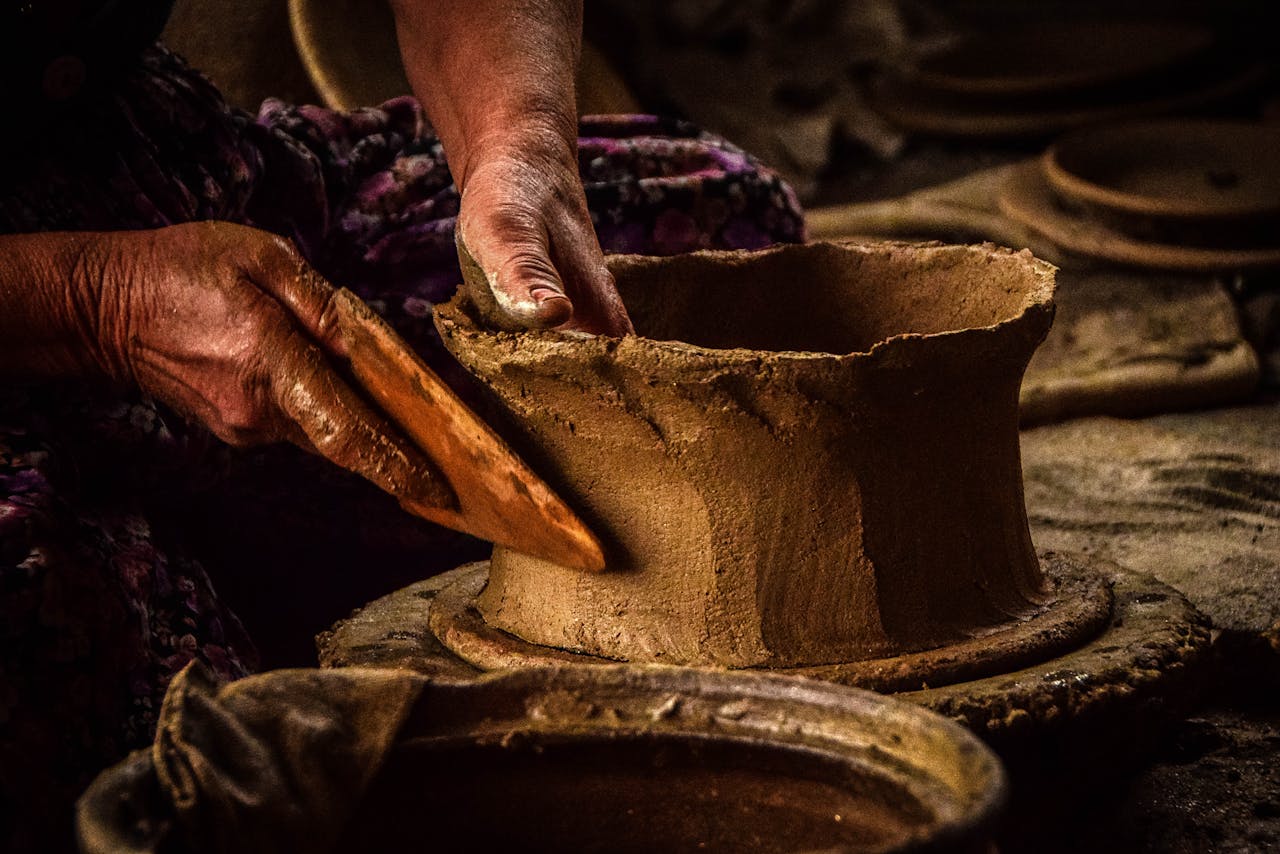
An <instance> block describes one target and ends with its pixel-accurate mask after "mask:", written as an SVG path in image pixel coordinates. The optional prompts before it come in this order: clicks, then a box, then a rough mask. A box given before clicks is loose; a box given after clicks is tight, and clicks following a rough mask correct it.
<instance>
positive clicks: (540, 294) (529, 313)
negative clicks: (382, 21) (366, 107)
mask: <svg viewBox="0 0 1280 854" xmlns="http://www.w3.org/2000/svg"><path fill="white" fill-rule="evenodd" d="M391 6H392V9H393V10H394V11H395V15H396V32H397V34H398V37H399V41H400V52H401V54H402V55H403V57H404V61H405V70H406V72H407V74H408V77H409V82H410V83H411V84H412V86H413V91H414V94H415V95H417V96H418V98H419V100H420V101H422V104H423V106H424V107H425V108H426V110H427V113H428V114H429V115H430V116H431V119H432V122H433V123H434V124H435V127H436V130H437V131H438V132H439V134H440V139H441V142H442V143H443V144H444V149H445V152H446V153H447V154H448V156H449V168H450V170H451V171H452V173H453V177H454V180H455V181H457V184H458V188H459V190H461V192H462V208H461V211H460V212H459V216H458V242H459V250H460V254H461V255H462V261H463V263H464V265H470V264H471V263H472V262H474V264H475V265H476V267H477V268H478V270H470V271H468V272H472V273H475V272H478V273H479V274H480V275H479V276H475V275H473V276H472V277H471V279H472V281H473V282H474V281H476V280H477V279H478V280H479V282H482V283H484V284H485V287H484V288H483V292H482V293H480V294H476V296H477V297H478V298H479V299H480V300H483V301H485V302H488V303H489V304H488V305H482V306H481V307H482V308H487V309H488V312H487V314H488V319H490V320H491V321H492V320H496V321H497V322H498V323H499V324H501V325H503V326H507V327H510V328H545V327H560V328H563V329H576V330H581V331H584V332H595V333H602V334H608V335H624V334H626V333H629V332H631V321H630V320H629V319H628V318H627V313H626V309H624V308H623V306H622V302H621V300H619V299H618V293H617V290H616V289H615V288H614V284H613V278H612V276H610V275H609V271H608V270H607V269H605V265H604V256H603V255H602V254H601V252H600V245H599V242H598V241H597V240H596V236H595V231H594V229H593V228H592V226H591V218H590V216H589V215H588V213H587V202H586V197H585V195H584V194H583V191H582V182H581V180H580V179H579V177H578V155H577V112H576V108H575V104H574V69H575V66H576V65H577V60H578V48H579V44H580V39H581V34H582V3H581V0H525V1H524V2H521V3H511V2H510V0H392V3H391ZM486 297H489V298H491V299H485V298H486Z"/></svg>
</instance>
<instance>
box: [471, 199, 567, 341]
mask: <svg viewBox="0 0 1280 854" xmlns="http://www.w3.org/2000/svg"><path fill="white" fill-rule="evenodd" d="M457 243H458V258H459V260H460V262H461V263H462V270H463V280H464V281H465V283H466V287H467V293H468V295H469V296H470V297H471V300H472V302H474V303H475V305H476V307H477V308H478V309H479V311H480V314H481V317H482V319H483V320H484V321H485V322H486V323H487V324H488V325H490V326H493V327H496V328H498V329H505V330H510V331H518V330H521V329H549V328H551V327H554V326H560V325H561V324H563V323H565V322H567V321H568V320H569V319H570V318H571V317H572V316H573V311H574V306H573V303H572V302H571V301H570V299H569V297H568V295H567V294H566V293H565V289H564V284H563V283H562V282H561V281H560V276H559V274H557V273H556V268H555V266H554V265H553V264H552V263H551V255H550V250H549V246H548V242H547V234H546V231H545V229H544V228H543V227H542V225H541V223H540V222H538V221H537V220H536V218H534V217H532V216H525V215H522V214H518V213H513V212H511V211H500V212H489V211H486V212H485V213H482V214H480V215H477V216H469V217H464V218H463V219H461V220H460V221H459V225H458V229H457Z"/></svg>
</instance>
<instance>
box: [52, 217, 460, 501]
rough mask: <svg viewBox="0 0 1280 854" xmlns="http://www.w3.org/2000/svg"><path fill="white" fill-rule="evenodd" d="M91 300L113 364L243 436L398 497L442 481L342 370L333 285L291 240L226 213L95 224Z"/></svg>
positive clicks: (434, 495)
mask: <svg viewBox="0 0 1280 854" xmlns="http://www.w3.org/2000/svg"><path fill="white" fill-rule="evenodd" d="M77 275H78V277H79V278H81V279H82V280H83V281H82V285H83V286H82V287H80V288H79V291H80V292H82V293H85V294H87V295H88V299H89V303H88V305H86V306H85V307H84V309H82V313H83V314H84V315H85V316H86V317H91V318H93V320H92V322H91V323H90V324H89V325H90V326H92V329H91V330H89V331H88V335H89V336H90V337H92V338H95V339H96V341H94V342H93V344H92V348H93V349H94V350H96V352H97V354H98V361H99V362H100V363H101V367H102V368H103V370H105V372H106V373H107V374H109V375H110V376H111V377H112V378H114V379H116V380H117V381H122V382H128V383H133V384H136V385H137V386H138V387H139V388H141V389H142V390H143V391H144V392H146V393H148V394H150V395H152V396H153V397H155V398H157V399H159V400H162V401H164V402H165V403H167V404H169V405H170V406H172V407H173V408H174V409H176V410H178V411H179V412H182V413H183V414H185V415H188V416H191V417H193V418H195V419H197V420H198V421H200V422H202V423H203V424H205V425H206V426H207V427H208V428H209V429H210V430H211V431H212V432H213V433H214V434H215V435H217V436H218V437H219V438H221V439H223V440H224V441H226V442H229V443H230V444H233V445H240V446H244V445H253V444H261V443H268V442H276V441H282V440H284V441H290V442H293V443H294V444H296V445H298V446H300V447H302V448H304V449H307V450H310V451H314V452H315V453H318V454H320V455H322V456H324V457H326V458H328V459H329V460H331V461H333V462H334V463H336V464H338V465H340V466H342V467H343V468H347V469H350V470H352V471H356V472H358V473H359V474H361V475H363V476H365V477H367V478H368V479H369V480H371V481H373V482H374V483H375V484H377V485H378V486H380V487H382V488H383V489H385V490H386V491H388V492H390V493H392V494H393V495H396V496H397V497H399V498H401V499H405V500H409V501H414V502H417V503H420V504H429V505H430V504H437V503H439V502H440V501H441V500H443V501H446V502H447V501H449V500H450V498H449V496H450V495H451V493H450V492H449V489H448V487H447V485H444V481H443V480H442V479H441V478H440V477H439V475H437V474H436V473H435V472H434V470H433V469H432V468H431V466H430V464H429V463H427V462H426V461H425V459H424V458H423V457H422V455H421V454H420V453H418V452H417V451H416V450H414V449H413V448H412V447H411V446H410V445H409V444H408V443H407V442H406V441H405V440H403V439H401V438H400V437H398V435H397V434H395V433H394V432H393V431H392V430H391V429H390V428H388V427H387V425H386V424H385V422H383V421H382V419H380V418H379V417H378V416H377V415H375V414H374V413H373V411H372V410H370V409H369V407H367V406H366V405H365V404H364V403H363V402H362V400H361V399H360V397H359V396H358V395H357V394H356V393H355V392H354V391H353V390H352V389H351V388H350V387H349V386H348V385H347V383H346V382H345V381H344V380H343V379H342V378H341V377H340V376H339V375H338V373H337V372H336V371H335V370H334V367H333V363H332V362H331V361H330V359H331V358H332V359H336V360H341V359H342V357H343V356H344V348H343V344H342V341H341V340H340V337H339V334H338V331H337V326H336V319H335V317H334V308H333V305H332V299H333V295H334V293H335V291H334V289H333V288H332V287H331V286H330V285H329V284H328V283H327V282H325V281H324V280H323V279H322V278H321V277H320V275H319V274H317V273H316V272H314V271H313V270H312V269H311V268H310V267H309V266H308V265H307V264H306V262H305V261H303V259H302V257H301V256H300V255H299V254H298V253H297V252H296V251H295V250H294V248H293V246H292V245H291V244H289V243H288V242H287V241H285V240H282V239H280V238H278V237H275V236H274V235H270V234H267V233H266V232H262V231H258V230H257V229H252V228H245V227H243V226H237V225H231V224H229V223H215V222H208V223H191V224H188V225H177V226H171V227H168V228H162V229H157V230H154V231H135V232H114V233H109V234H101V235H93V236H92V240H91V241H90V242H89V243H88V244H87V245H86V246H85V248H84V249H83V251H82V252H81V262H80V264H79V269H78V272H77Z"/></svg>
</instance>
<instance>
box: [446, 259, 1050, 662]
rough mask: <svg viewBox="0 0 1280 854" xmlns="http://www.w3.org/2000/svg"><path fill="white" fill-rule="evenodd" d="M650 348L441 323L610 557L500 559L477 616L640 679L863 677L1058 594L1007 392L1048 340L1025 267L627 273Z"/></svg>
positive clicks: (623, 262)
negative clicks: (692, 673)
mask: <svg viewBox="0 0 1280 854" xmlns="http://www.w3.org/2000/svg"><path fill="white" fill-rule="evenodd" d="M610 268H611V269H612V271H613V273H614V275H615V277H616V278H617V281H618V285H619V290H620V291H621V293H622V296H623V299H624V301H625V302H626V305H627V308H628V310H629V311H630V313H631V317H632V319H633V321H634V323H635V326H636V330H637V332H638V337H628V338H624V339H621V340H619V339H611V338H604V337H598V338H592V337H575V336H569V335H563V334H559V333H554V332H541V333H519V334H512V333H500V332H490V331H486V330H483V329H481V328H479V326H478V325H477V323H476V321H475V319H474V317H473V316H472V315H471V314H470V313H469V306H468V304H467V302H466V300H465V297H460V298H459V299H457V300H455V301H454V302H453V303H450V304H449V305H447V306H442V307H440V308H439V309H438V312H437V324H438V326H439V328H440V331H441V333H442V335H443V337H444V340H445V342H446V344H447V346H448V347H449V348H450V350H451V351H452V352H453V353H454V354H455V355H456V356H457V357H458V358H459V359H460V360H461V362H462V363H463V364H464V365H465V366H466V367H467V368H468V369H469V370H471V371H472V372H473V373H474V374H476V375H477V376H478V377H480V378H481V379H482V380H483V381H484V382H485V383H486V384H487V385H488V386H489V387H490V388H491V389H492V390H493V391H494V393H495V394H496V395H497V397H498V398H499V400H500V401H501V403H502V404H503V406H504V407H505V409H506V412H507V415H508V418H509V424H508V425H507V428H508V430H507V432H508V438H509V439H510V440H511V441H512V442H513V443H514V444H515V445H516V447H517V450H518V451H520V452H521V453H522V454H523V455H524V456H525V458H526V459H527V460H529V462H531V463H532V464H533V466H534V468H535V469H536V470H537V471H539V473H541V474H542V475H543V476H544V477H546V478H547V479H548V480H549V481H550V482H551V484H552V486H553V487H555V488H556V490H557V492H558V493H559V494H560V495H562V496H564V497H565V498H566V499H567V500H568V501H569V502H570V503H571V504H573V505H574V507H575V509H577V510H578V511H579V512H580V513H581V514H582V515H583V516H584V518H585V519H586V521H587V523H588V524H589V525H590V526H591V527H592V528H593V530H595V531H596V533H597V534H599V535H600V536H601V537H602V538H603V539H604V541H605V543H606V554H607V559H608V571H606V572H604V573H602V574H599V575H588V574H584V573H582V572H580V571H577V570H572V569H567V568H564V567H560V566H556V565H554V564H551V563H547V562H545V561H541V560H537V559H535V558H531V557H528V556H526V555H522V554H519V553H516V552H513V551H510V550H508V549H504V548H501V547H499V548H497V549H495V551H494V554H493V559H492V564H491V570H490V576H489V583H488V586H487V588H486V589H485V590H484V592H483V593H482V594H481V596H480V597H479V600H478V605H479V608H480V610H481V612H482V614H483V615H484V618H485V619H486V621H487V622H488V623H489V624H490V625H492V626H495V627H497V628H500V629H503V630H505V631H506V632H509V633H511V634H514V635H516V636H518V637H520V638H523V639H524V640H527V641H530V642H533V643H536V644H542V645H547V646H553V647H560V648H564V649H568V650H573V651H577V652H582V653H589V654H592V655H597V656H604V657H608V658H614V659H621V660H629V661H654V662H667V663H682V664H716V665H721V666H730V667H748V666H776V667H786V666H800V665H815V664H825V663H833V662H848V661H857V660H862V659H868V658H877V657H884V656H889V655H897V654H901V653H905V652H911V651H915V650H921V649H929V648H933V647H938V646H942V645H945V644H950V643H955V642H957V641H960V640H964V639H968V638H971V637H974V636H977V635H981V634H983V633H986V632H989V631H992V630H994V629H995V628H996V627H998V626H1001V625H1008V624H1009V623H1010V622H1016V621H1017V620H1018V618H1020V617H1027V616H1030V615H1032V614H1035V613H1036V612H1037V611H1038V610H1040V609H1041V608H1042V607H1043V605H1044V603H1045V602H1046V600H1047V598H1048V592H1047V589H1046V584H1045V581H1044V578H1043V576H1042V574H1041V571H1040V568H1039V566H1038V564H1037V560H1036V555H1035V552H1034V551H1033V549H1032V544H1031V538H1030V535H1029V532H1028V528H1027V520H1026V514H1025V510H1024V505H1023V494H1022V475H1021V467H1020V458H1019V451H1018V387H1019V384H1020V382H1021V379H1022V374H1023V371H1024V369H1025V368H1026V365H1027V362H1028V360H1029V359H1030V357H1031V354H1032V352H1033V351H1034V350H1035V348H1036V346H1037V345H1038V344H1039V343H1040V341H1041V340H1042V339H1043V338H1044V336H1045V334H1046V332H1047V331H1048V328H1049V325H1050V323H1051V322H1052V315H1053V306H1052V293H1053V268H1052V267H1050V266H1049V265H1047V264H1045V263H1043V262H1040V261H1038V260H1036V259H1034V258H1033V257H1031V255H1030V254H1029V253H1027V252H1022V253H1014V252H1011V251H1008V250H1002V249H996V248H993V247H990V246H974V247H963V246H939V245H923V246H921V245H907V244H874V245H865V246H860V245H836V244H811V245H806V246H786V247H776V248H772V249H768V250H764V251H761V252H754V253H698V254H693V255H689V256H683V257H678V258H668V259H653V258H640V257H614V258H611V259H610Z"/></svg>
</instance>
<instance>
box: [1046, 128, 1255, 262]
mask: <svg viewBox="0 0 1280 854" xmlns="http://www.w3.org/2000/svg"><path fill="white" fill-rule="evenodd" d="M1277 152H1280V127H1271V126H1268V125H1262V124H1257V123H1250V122H1236V121H1220V120H1193V119H1179V120H1165V121H1144V122H1130V123H1125V124H1122V125H1110V126H1100V127H1095V128H1089V129H1086V130H1081V131H1076V132H1074V133H1072V134H1069V135H1068V136H1066V137H1064V138H1063V139H1061V140H1059V141H1057V142H1056V143H1054V144H1053V145H1052V146H1050V147H1049V149H1048V150H1046V151H1045V153H1044V155H1043V157H1042V161H1041V163H1042V167H1043V169H1044V174H1045V178H1046V179H1047V180H1048V182H1049V184H1050V186H1051V187H1052V188H1053V190H1054V192H1055V193H1056V194H1057V195H1058V196H1059V197H1061V198H1062V199H1064V200H1065V201H1067V202H1068V203H1073V204H1075V205H1078V206H1080V207H1082V208H1084V209H1085V210H1086V211H1087V212H1089V213H1090V214H1092V215H1094V216H1096V217H1097V218H1098V219H1100V220H1101V221H1102V222H1104V223H1105V224H1107V225H1109V226H1111V227H1113V228H1116V229H1118V230H1121V231H1124V232H1125V233H1129V234H1134V235H1135V236H1137V237H1143V238H1148V239H1157V240H1163V241H1166V242H1191V243H1193V245H1195V244H1196V243H1197V241H1198V244H1199V245H1206V244H1213V245H1218V244H1222V243H1224V242H1231V243H1235V244H1236V245H1257V246H1267V245H1280V157H1277Z"/></svg>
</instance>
